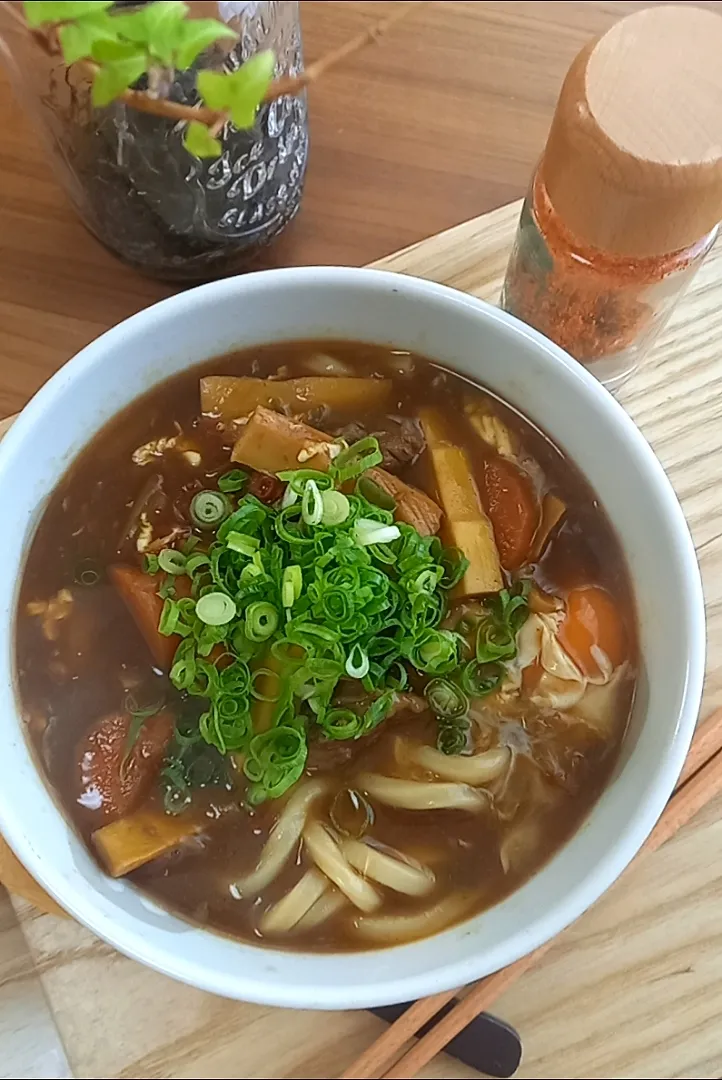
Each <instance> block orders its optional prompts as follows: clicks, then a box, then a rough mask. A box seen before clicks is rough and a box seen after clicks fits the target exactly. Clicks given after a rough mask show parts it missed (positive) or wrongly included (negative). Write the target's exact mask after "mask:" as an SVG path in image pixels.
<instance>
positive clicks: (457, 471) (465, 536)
mask: <svg viewBox="0 0 722 1080" xmlns="http://www.w3.org/2000/svg"><path fill="white" fill-rule="evenodd" d="M421 423H422V426H423V428H424V433H425V435H426V442H427V445H428V449H429V453H430V454H431V461H432V464H433V468H434V475H435V479H436V487H437V490H438V492H439V496H440V498H441V504H442V507H443V510H444V513H445V515H446V518H445V523H444V528H443V530H442V535H443V537H444V540H445V542H446V543H448V544H453V545H454V546H456V547H458V548H460V549H461V551H463V553H464V555H466V557H467V559H468V560H469V568H468V570H467V571H466V574H465V575H464V577H463V578H462V580H461V582H460V583H459V585H458V586H457V588H456V590H455V596H456V597H457V598H458V599H462V598H463V597H466V596H479V595H483V594H484V593H494V592H499V590H500V589H502V588H503V586H504V581H503V578H502V573H501V564H500V562H499V552H498V550H497V547H496V541H495V540H494V531H493V529H492V527H491V522H490V521H489V519H488V517H487V516H486V514H485V512H484V509H483V507H482V505H481V499H480V498H479V491H478V489H477V486H476V482H475V480H474V477H473V475H472V470H471V462H470V461H469V458H468V457H467V455H466V452H465V451H464V450H463V449H462V448H461V447H460V446H454V445H453V444H452V443H451V442H449V441H448V439H447V437H446V432H445V430H444V427H443V422H442V420H441V418H440V417H439V415H438V414H437V413H435V412H434V411H433V410H432V409H424V410H423V411H422V414H421Z"/></svg>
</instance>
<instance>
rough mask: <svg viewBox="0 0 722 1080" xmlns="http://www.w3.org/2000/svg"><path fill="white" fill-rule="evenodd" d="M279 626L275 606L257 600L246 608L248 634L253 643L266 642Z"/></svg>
mask: <svg viewBox="0 0 722 1080" xmlns="http://www.w3.org/2000/svg"><path fill="white" fill-rule="evenodd" d="M277 626H278V612H277V611H276V609H275V607H274V606H273V604H269V603H267V602H266V601H264V600H257V601H256V602H255V603H254V604H249V606H248V607H247V608H246V634H247V636H248V637H249V638H250V639H251V641H266V639H267V638H269V637H270V636H271V634H272V633H273V632H274V631H275V629H276V627H277Z"/></svg>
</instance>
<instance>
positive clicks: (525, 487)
mask: <svg viewBox="0 0 722 1080" xmlns="http://www.w3.org/2000/svg"><path fill="white" fill-rule="evenodd" d="M483 480H484V501H485V507H486V512H487V514H488V515H489V518H490V520H491V524H492V528H493V529H494V538H495V540H496V546H497V548H498V549H499V558H500V560H501V565H502V566H503V567H504V569H505V570H518V569H519V567H520V566H522V565H523V564H524V562H525V560H526V559H527V558H528V557H529V553H530V551H531V546H532V540H533V539H534V533H535V532H536V528H537V525H538V523H539V502H538V500H537V497H536V495H535V493H534V489H533V487H532V484H531V480H530V479H529V477H528V476H527V475H526V474H525V473H523V472H522V471H521V469H519V468H517V466H516V465H514V463H513V462H511V461H507V460H506V459H505V458H501V457H495V458H491V459H490V460H488V461H485V462H484V476H483Z"/></svg>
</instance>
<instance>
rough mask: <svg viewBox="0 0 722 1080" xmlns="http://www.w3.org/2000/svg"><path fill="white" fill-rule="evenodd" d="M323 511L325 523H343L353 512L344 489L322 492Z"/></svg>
mask: <svg viewBox="0 0 722 1080" xmlns="http://www.w3.org/2000/svg"><path fill="white" fill-rule="evenodd" d="M321 502H322V503H323V513H322V515H321V521H322V523H323V524H324V525H331V526H333V525H343V523H344V521H345V520H346V518H347V517H348V516H349V514H350V513H351V504H350V503H349V501H348V499H347V498H346V496H345V495H344V493H343V492H342V491H324V492H323V493H322V494H321Z"/></svg>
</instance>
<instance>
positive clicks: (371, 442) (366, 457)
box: [329, 435, 384, 487]
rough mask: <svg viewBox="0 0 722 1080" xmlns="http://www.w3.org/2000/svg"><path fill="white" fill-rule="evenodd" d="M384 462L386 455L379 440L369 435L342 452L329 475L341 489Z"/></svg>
mask: <svg viewBox="0 0 722 1080" xmlns="http://www.w3.org/2000/svg"><path fill="white" fill-rule="evenodd" d="M383 460H384V455H383V454H382V453H381V450H380V449H379V441H378V439H377V438H375V436H373V435H367V436H366V437H365V438H363V439H359V440H358V442H355V443H353V445H352V446H349V447H348V449H347V450H342V451H341V453H340V454H339V455H338V457H337V458H336V459H335V460H334V462H333V463H332V465H331V468H330V469H329V473H330V475H331V476H332V477H333V480H334V483H335V484H336V486H337V487H341V486H342V485H343V484H345V483H346V482H347V481H349V480H355V478H356V477H357V476H360V475H361V474H362V473H365V472H366V471H367V470H368V469H372V468H373V467H374V466H375V465H380V464H381V462H382V461H383Z"/></svg>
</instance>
